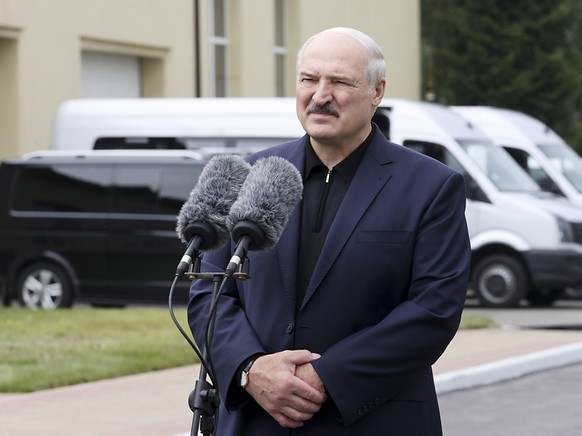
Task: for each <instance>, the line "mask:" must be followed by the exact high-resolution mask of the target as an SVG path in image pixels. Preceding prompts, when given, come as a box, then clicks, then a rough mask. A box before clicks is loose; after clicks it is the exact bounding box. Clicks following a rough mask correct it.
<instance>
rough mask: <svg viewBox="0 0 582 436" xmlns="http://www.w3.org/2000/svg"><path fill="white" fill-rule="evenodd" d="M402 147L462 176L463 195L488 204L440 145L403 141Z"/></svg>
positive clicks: (484, 196)
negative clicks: (425, 156)
mask: <svg viewBox="0 0 582 436" xmlns="http://www.w3.org/2000/svg"><path fill="white" fill-rule="evenodd" d="M403 145H404V146H405V147H408V148H411V149H413V150H416V151H418V152H419V153H422V154H424V155H427V156H430V157H432V158H433V159H436V160H438V161H439V162H442V163H444V164H445V165H447V166H449V167H451V168H452V169H454V170H455V171H457V172H458V173H460V174H462V175H463V178H464V180H465V193H466V195H467V198H469V199H471V200H478V201H484V202H489V200H488V199H487V196H486V195H485V193H484V192H483V191H482V190H481V189H480V188H479V187H478V186H477V184H476V183H475V181H474V180H473V178H472V177H471V176H470V175H469V173H467V171H466V170H465V167H463V165H461V163H460V162H459V161H458V160H457V158H456V157H455V156H453V154H452V153H451V152H450V151H449V150H447V149H446V148H445V147H443V146H442V145H440V144H435V143H433V142H424V141H404V143H403Z"/></svg>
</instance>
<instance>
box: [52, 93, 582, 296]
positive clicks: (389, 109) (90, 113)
mask: <svg viewBox="0 0 582 436" xmlns="http://www.w3.org/2000/svg"><path fill="white" fill-rule="evenodd" d="M374 121H375V123H376V124H378V126H379V127H380V128H381V130H382V131H383V133H384V134H385V135H386V136H387V137H389V138H390V139H391V140H393V141H394V142H396V143H400V144H403V145H405V146H408V147H411V148H415V149H418V150H419V151H421V152H423V153H425V154H428V155H430V156H432V157H435V158H437V159H439V160H441V161H443V162H444V163H446V164H448V165H450V166H451V167H453V168H455V169H457V170H458V171H459V172H461V173H463V174H464V175H465V179H466V183H467V187H468V188H467V212H466V215H467V221H468V223H469V231H470V236H471V244H472V249H473V258H472V273H471V275H472V283H473V284H472V288H474V290H475V294H476V296H477V297H478V298H479V300H480V302H481V304H483V305H486V306H499V307H505V306H514V305H517V304H518V303H519V302H520V300H522V299H523V298H527V299H528V300H529V301H530V302H532V303H533V304H536V305H547V304H551V303H553V302H554V301H555V300H556V299H557V298H558V297H559V296H560V294H561V292H562V290H563V289H564V288H566V287H568V286H572V285H574V284H577V283H582V245H580V244H579V243H577V242H576V238H577V240H578V242H580V241H582V212H581V211H580V210H578V209H575V210H572V207H571V206H570V205H569V204H568V203H566V202H564V203H565V204H559V202H557V201H556V200H555V199H553V198H546V199H536V198H535V196H534V195H532V193H533V194H536V195H537V194H539V193H541V191H540V190H539V188H538V187H537V185H536V184H535V183H534V182H533V181H532V180H531V179H530V178H529V177H527V175H526V174H525V173H524V172H523V170H521V169H520V168H519V167H518V166H517V164H515V162H514V161H513V160H512V159H511V158H510V157H509V156H507V154H506V153H504V152H503V150H502V149H498V148H496V147H494V146H492V145H491V143H490V142H489V141H488V140H487V139H486V138H484V137H483V135H482V134H480V133H479V132H477V131H476V130H475V129H471V128H469V127H468V126H467V123H466V122H465V121H464V120H462V119H461V118H460V117H458V116H457V115H455V114H453V113H452V112H451V111H450V110H449V109H447V108H445V107H444V106H439V105H430V104H426V103H419V102H413V101H406V100H385V101H383V102H382V104H381V105H380V106H379V107H378V109H377V111H376V115H375V117H374ZM304 133H305V132H304V130H303V128H302V127H301V125H300V123H299V121H298V120H297V117H296V114H295V99H294V98H232V99H229V98H218V99H203V98H200V99H128V100H123V99H113V100H103V99H99V100H75V101H70V102H66V103H65V104H63V105H62V106H61V108H60V109H59V112H58V114H57V117H56V121H55V128H54V135H53V141H52V145H51V148H52V149H61V150H63V149H85V150H88V149H92V148H93V149H103V148H142V149H143V148H150V149H152V148H186V149H190V150H198V151H200V150H202V149H206V148H208V147H221V148H224V147H229V148H230V147H236V150H237V152H241V153H244V152H247V151H252V149H257V148H264V147H268V146H269V145H271V144H274V143H280V142H283V141H284V140H287V139H289V138H297V137H300V136H302V135H304ZM231 149H232V148H231ZM495 150H496V151H497V152H498V153H501V157H499V156H498V153H495V152H494V151H495ZM467 151H469V153H468V152H467ZM480 165H483V166H484V167H483V168H482V167H480ZM485 167H486V168H485ZM513 190H515V191H519V192H508V191H513ZM521 192H528V193H521Z"/></svg>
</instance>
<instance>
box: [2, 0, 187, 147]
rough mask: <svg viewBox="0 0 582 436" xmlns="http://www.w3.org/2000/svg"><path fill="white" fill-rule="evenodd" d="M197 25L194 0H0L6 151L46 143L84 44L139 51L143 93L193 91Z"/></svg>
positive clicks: (72, 92)
mask: <svg viewBox="0 0 582 436" xmlns="http://www.w3.org/2000/svg"><path fill="white" fill-rule="evenodd" d="M193 28H194V12H193V2H192V1H188V0H164V1H158V0H0V157H1V158H5V157H9V156H18V155H21V154H23V153H25V152H28V151H33V150H42V149H46V148H47V147H48V141H49V139H50V134H51V130H52V122H53V117H54V113H55V110H56V108H57V106H58V104H59V103H60V102H62V101H64V100H66V99H71V98H78V97H79V96H80V90H81V89H80V88H81V86H80V84H81V82H80V81H81V72H80V69H81V52H82V50H96V51H100V52H104V53H117V54H126V55H132V56H139V57H141V58H142V72H143V83H142V93H143V96H146V97H148V96H149V97H191V96H193V93H194V38H193V36H192V35H193Z"/></svg>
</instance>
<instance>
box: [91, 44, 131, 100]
mask: <svg viewBox="0 0 582 436" xmlns="http://www.w3.org/2000/svg"><path fill="white" fill-rule="evenodd" d="M81 97H82V98H107V97H113V98H116V97H117V98H124V97H125V98H137V97H141V68H140V61H139V57H137V56H126V55H118V54H110V53H99V52H94V51H83V52H82V57H81Z"/></svg>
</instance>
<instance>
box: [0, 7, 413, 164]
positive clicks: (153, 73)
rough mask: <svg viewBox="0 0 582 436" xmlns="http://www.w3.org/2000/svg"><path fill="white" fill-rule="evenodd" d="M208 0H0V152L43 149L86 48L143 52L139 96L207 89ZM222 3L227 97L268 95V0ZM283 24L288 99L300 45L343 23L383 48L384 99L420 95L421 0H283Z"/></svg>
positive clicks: (74, 92) (271, 84) (271, 28)
mask: <svg viewBox="0 0 582 436" xmlns="http://www.w3.org/2000/svg"><path fill="white" fill-rule="evenodd" d="M211 4H212V0H163V1H161V0H0V159H3V158H6V157H12V156H19V155H21V154H23V153H26V152H28V151H34V150H42V149H46V148H47V147H48V143H49V140H50V136H51V131H52V123H53V118H54V114H55V111H56V109H57V107H58V105H59V104H60V103H61V102H62V101H64V100H67V99H72V98H79V97H80V96H81V95H80V93H81V54H82V52H83V51H84V50H89V51H97V52H102V53H111V54H124V55H131V56H138V57H140V59H141V74H142V77H141V79H142V83H141V95H142V96H143V97H196V96H197V94H198V91H197V90H199V96H202V97H208V96H211V91H210V90H211V83H212V77H211V76H212V68H211V65H210V56H209V32H210V27H211V26H210V18H211V14H210V6H211ZM225 4H226V9H227V33H228V35H227V37H228V59H227V95H228V96H230V97H269V96H274V95H275V63H274V54H273V45H274V34H275V20H274V10H275V0H225ZM196 9H197V10H198V17H197V18H196V14H195V12H196ZM285 26H286V30H287V32H286V35H287V42H286V46H287V66H286V75H287V77H286V94H287V95H288V96H292V95H294V92H295V61H296V55H297V51H298V50H299V48H300V46H301V44H302V43H303V42H304V41H305V40H306V39H307V38H308V37H309V36H311V35H312V34H314V33H316V32H318V31H320V30H323V29H326V28H329V27H335V26H349V27H356V28H358V29H360V30H362V31H364V32H366V33H368V34H370V35H371V36H372V37H373V38H374V39H375V40H376V41H377V42H378V43H379V44H380V46H381V47H382V48H383V51H384V55H385V57H386V60H387V66H388V86H387V91H386V96H387V97H404V98H411V99H420V89H421V77H420V75H421V65H420V0H406V1H402V0H358V1H354V0H316V1H315V0H287V1H286V14H285ZM197 37H199V38H197ZM198 73H199V74H198Z"/></svg>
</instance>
